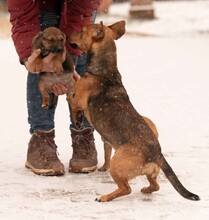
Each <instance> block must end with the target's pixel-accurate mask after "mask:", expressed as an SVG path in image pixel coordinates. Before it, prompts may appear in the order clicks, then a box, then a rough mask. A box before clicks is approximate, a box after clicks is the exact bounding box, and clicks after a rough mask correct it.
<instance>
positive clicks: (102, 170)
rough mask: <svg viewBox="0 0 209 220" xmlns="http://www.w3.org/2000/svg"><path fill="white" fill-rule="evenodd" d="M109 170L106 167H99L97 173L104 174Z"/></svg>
mask: <svg viewBox="0 0 209 220" xmlns="http://www.w3.org/2000/svg"><path fill="white" fill-rule="evenodd" d="M108 169H109V167H107V166H104V165H103V166H101V167H100V168H98V171H100V172H105V171H107V170H108Z"/></svg>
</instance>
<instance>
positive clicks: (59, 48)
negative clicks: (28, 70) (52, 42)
mask: <svg viewBox="0 0 209 220" xmlns="http://www.w3.org/2000/svg"><path fill="white" fill-rule="evenodd" d="M63 51H64V49H63V48H62V47H57V48H56V49H55V50H54V53H62V52H63Z"/></svg>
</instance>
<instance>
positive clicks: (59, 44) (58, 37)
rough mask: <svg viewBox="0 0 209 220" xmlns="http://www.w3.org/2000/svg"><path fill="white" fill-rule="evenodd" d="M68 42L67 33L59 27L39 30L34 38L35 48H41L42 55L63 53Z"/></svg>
mask: <svg viewBox="0 0 209 220" xmlns="http://www.w3.org/2000/svg"><path fill="white" fill-rule="evenodd" d="M65 42H66V36H65V34H64V33H63V32H62V31H60V30H59V29H58V28H55V27H49V28H46V29H45V30H44V31H41V32H39V33H38V34H37V35H36V36H35V37H34V39H33V43H32V44H33V50H34V49H41V54H42V56H47V55H48V54H49V53H54V54H60V53H63V51H64V47H65Z"/></svg>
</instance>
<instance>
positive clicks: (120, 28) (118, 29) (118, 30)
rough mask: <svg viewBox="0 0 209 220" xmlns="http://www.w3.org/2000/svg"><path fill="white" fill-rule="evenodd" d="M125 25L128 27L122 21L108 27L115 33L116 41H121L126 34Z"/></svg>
mask: <svg viewBox="0 0 209 220" xmlns="http://www.w3.org/2000/svg"><path fill="white" fill-rule="evenodd" d="M125 25H126V23H125V21H123V20H122V21H118V22H116V23H114V24H112V25H110V26H108V28H110V29H111V30H112V31H113V33H114V39H115V40H117V39H119V38H120V37H122V36H123V35H124V34H125V32H126V29H125Z"/></svg>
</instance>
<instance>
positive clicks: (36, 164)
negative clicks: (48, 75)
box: [25, 73, 64, 175]
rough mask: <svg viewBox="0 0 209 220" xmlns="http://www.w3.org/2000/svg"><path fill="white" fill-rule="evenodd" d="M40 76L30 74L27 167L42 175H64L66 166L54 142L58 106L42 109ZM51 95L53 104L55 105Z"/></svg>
mask: <svg viewBox="0 0 209 220" xmlns="http://www.w3.org/2000/svg"><path fill="white" fill-rule="evenodd" d="M38 81H39V75H37V74H32V73H28V78H27V107H28V123H29V124H30V133H31V134H32V136H31V139H30V142H29V144H28V152H27V160H26V163H25V166H26V167H27V168H29V169H31V170H32V171H33V172H34V173H36V174H40V175H62V174H64V166H63V164H62V163H61V162H60V160H59V158H58V157H57V146H56V144H55V142H54V138H55V133H54V113H55V108H56V106H53V105H51V106H50V108H49V109H43V108H42V107H41V103H42V97H41V94H40V92H39V89H38ZM52 100H53V94H51V103H53V101H52Z"/></svg>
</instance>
